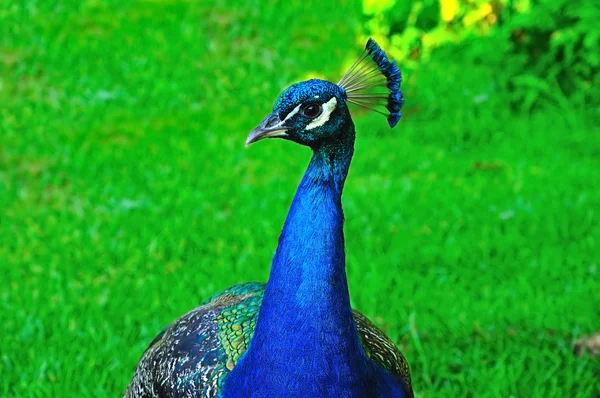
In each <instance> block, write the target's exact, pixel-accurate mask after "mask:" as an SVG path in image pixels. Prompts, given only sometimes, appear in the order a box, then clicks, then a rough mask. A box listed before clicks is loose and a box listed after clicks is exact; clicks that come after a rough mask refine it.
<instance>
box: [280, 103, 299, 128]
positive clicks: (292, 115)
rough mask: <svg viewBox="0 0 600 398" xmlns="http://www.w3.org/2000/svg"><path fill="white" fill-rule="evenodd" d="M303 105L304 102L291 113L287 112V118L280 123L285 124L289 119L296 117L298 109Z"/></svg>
mask: <svg viewBox="0 0 600 398" xmlns="http://www.w3.org/2000/svg"><path fill="white" fill-rule="evenodd" d="M301 106H302V104H300V105H298V106H297V107H295V108H294V110H293V111H291V112H290V113H288V114H287V116H286V117H285V119H283V122H281V123H280V124H284V123H285V122H286V121H287V120H288V119H291V118H293V117H294V115H295V114H296V113H298V111H299V110H300V107H301Z"/></svg>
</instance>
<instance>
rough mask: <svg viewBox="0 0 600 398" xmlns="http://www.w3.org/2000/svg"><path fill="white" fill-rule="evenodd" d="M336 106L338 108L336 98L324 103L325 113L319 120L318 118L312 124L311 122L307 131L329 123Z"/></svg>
mask: <svg viewBox="0 0 600 398" xmlns="http://www.w3.org/2000/svg"><path fill="white" fill-rule="evenodd" d="M336 106H337V100H336V99H335V97H333V98H331V99H330V100H329V101H327V102H326V103H324V104H323V112H322V113H321V115H320V116H319V117H318V118H316V119H315V120H313V121H312V122H310V124H309V125H308V126H306V128H305V130H312V129H314V128H316V127H319V126H322V125H324V124H325V123H327V121H328V120H329V117H330V116H331V113H332V112H333V111H334V109H335V107H336ZM294 110H295V109H294Z"/></svg>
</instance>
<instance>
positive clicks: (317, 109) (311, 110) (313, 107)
mask: <svg viewBox="0 0 600 398" xmlns="http://www.w3.org/2000/svg"><path fill="white" fill-rule="evenodd" d="M321 112H323V107H321V105H319V104H308V105H305V106H304V107H303V108H302V114H303V115H304V116H306V117H309V118H311V119H314V118H315V117H317V116H319V115H320V114H321Z"/></svg>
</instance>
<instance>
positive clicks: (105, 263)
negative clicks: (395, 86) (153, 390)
mask: <svg viewBox="0 0 600 398" xmlns="http://www.w3.org/2000/svg"><path fill="white" fill-rule="evenodd" d="M573 3H574V2H568V1H567V0H517V1H515V0H492V1H489V0H469V1H465V0H407V1H403V2H400V1H393V0H386V1H369V0H365V1H364V2H360V1H340V2H337V3H327V2H325V3H324V2H321V1H314V0H308V1H302V2H300V1H288V2H285V3H282V4H279V5H267V4H266V3H258V2H255V1H249V0H243V1H239V2H236V4H235V6H234V5H232V3H231V2H226V1H220V0H213V1H206V2H205V1H190V0H166V1H160V0H145V1H144V0H120V1H116V0H105V1H102V0H86V1H71V2H69V1H66V0H43V1H42V0H29V1H25V0H22V1H10V0H9V1H3V2H0V210H1V212H0V238H1V240H0V278H1V280H0V282H1V283H0V311H1V312H0V317H1V318H2V326H3V330H2V337H0V374H1V375H2V376H1V377H0V396H7V397H12V396H14V397H46V396H48V397H58V396H60V397H70V396H98V397H102V396H106V397H109V396H111V397H114V396H119V395H120V394H121V393H122V392H123V391H124V389H125V387H126V385H127V383H128V381H129V379H130V377H131V375H132V372H133V370H134V367H135V365H136V363H137V360H138V359H139V357H140V356H141V353H142V352H143V350H144V349H145V348H146V346H147V345H148V343H149V342H150V341H151V340H152V338H153V337H154V336H155V335H156V334H157V333H158V332H159V331H160V330H161V329H162V328H163V327H164V326H165V325H166V324H168V323H169V322H171V321H172V320H174V319H175V318H177V317H178V316H180V315H181V314H183V313H184V312H186V311H188V310H190V309H191V308H193V307H195V306H196V305H197V304H198V303H200V302H201V301H202V300H204V299H206V298H207V297H208V296H210V295H212V294H213V293H215V292H216V291H218V290H220V289H223V288H225V287H227V286H230V285H232V284H235V283H238V282H242V281H248V280H260V281H264V280H266V278H267V275H268V270H269V264H270V260H271V256H272V254H273V252H274V249H275V247H276V243H277V237H278V234H279V232H280V229H281V226H282V224H283V220H284V217H285V214H286V212H287V208H288V206H289V203H290V201H291V198H292V195H293V192H294V190H295V188H296V185H297V183H298V181H299V179H300V177H301V175H302V173H303V171H304V168H305V166H306V164H307V162H308V158H309V155H310V154H309V151H308V150H307V149H306V148H301V147H299V146H297V145H294V144H292V143H288V142H282V141H279V142H278V141H269V142H264V143H260V144H258V145H256V146H253V147H251V148H250V149H244V145H243V143H244V140H245V137H246V135H247V133H248V132H249V131H250V130H251V129H252V128H253V127H254V126H255V125H256V124H257V123H259V122H260V120H262V117H263V116H264V115H266V114H267V113H268V112H269V110H270V109H271V106H272V104H273V102H274V100H275V98H276V96H277V95H278V94H279V92H280V91H281V90H282V89H283V88H285V87H286V86H287V85H289V84H291V83H293V82H295V81H298V80H303V79H306V78H309V77H314V76H317V77H324V78H328V79H331V80H333V81H334V82H335V81H337V79H339V78H340V76H341V75H342V73H343V72H344V70H345V68H346V67H347V66H348V65H349V63H350V62H351V61H353V60H354V59H355V57H356V56H357V55H358V54H359V53H360V51H361V49H362V46H363V45H364V42H365V40H366V38H367V37H368V36H373V37H374V38H375V39H376V40H378V41H379V42H380V44H381V45H382V47H383V48H386V49H387V50H388V51H389V53H390V54H391V55H392V56H393V57H394V58H395V59H397V60H398V61H399V63H400V65H401V67H402V68H403V72H404V83H403V88H404V91H405V95H406V99H407V104H406V107H405V112H404V117H403V119H402V121H401V123H400V124H399V126H398V127H397V128H396V129H394V130H389V128H387V127H386V123H385V120H384V119H383V118H381V117H380V116H378V115H371V114H364V113H362V112H360V111H359V110H355V122H356V124H357V131H358V141H357V148H356V156H355V160H354V162H353V165H352V168H351V172H350V176H349V179H348V183H347V185H346V191H345V194H344V206H345V213H346V219H347V223H346V235H347V252H348V274H349V282H350V290H351V296H352V302H353V305H354V306H355V308H358V309H360V310H361V311H363V312H364V313H365V314H367V315H368V316H369V317H370V318H371V319H373V320H375V321H376V323H378V324H379V325H380V326H381V327H382V328H383V329H384V330H386V332H387V333H388V334H389V335H390V336H391V337H392V338H393V339H394V340H395V341H396V342H397V343H398V344H399V345H400V347H401V348H402V350H403V351H404V353H405V354H406V356H407V358H408V359H409V361H410V364H411V368H412V373H413V378H414V386H415V391H416V393H417V396H419V397H456V396H460V397H565V396H568V397H581V398H584V397H585V398H587V397H600V387H599V385H600V383H599V372H600V365H599V361H598V359H594V358H593V357H592V356H591V355H583V356H575V355H573V342H574V340H575V339H577V338H580V337H582V336H584V335H586V334H591V333H594V332H595V331H596V330H598V329H600V286H599V282H598V281H599V279H600V277H599V270H598V249H597V244H598V237H599V233H600V230H599V225H598V213H597V210H598V208H599V205H600V191H599V189H598V183H599V178H598V177H599V174H598V170H600V167H599V166H600V162H599V149H600V146H599V140H598V138H599V134H598V133H599V127H598V126H599V125H600V123H599V122H600V112H599V111H598V109H599V106H598V105H599V103H598V102H599V101H598V98H599V96H598V87H599V86H600V85H599V84H598V74H597V72H598V65H599V57H600V51H599V46H600V44H599V41H600V33H599V29H598V27H597V20H598V16H599V15H600V11H599V10H598V5H597V2H595V1H592V0H588V1H580V2H577V3H576V4H573Z"/></svg>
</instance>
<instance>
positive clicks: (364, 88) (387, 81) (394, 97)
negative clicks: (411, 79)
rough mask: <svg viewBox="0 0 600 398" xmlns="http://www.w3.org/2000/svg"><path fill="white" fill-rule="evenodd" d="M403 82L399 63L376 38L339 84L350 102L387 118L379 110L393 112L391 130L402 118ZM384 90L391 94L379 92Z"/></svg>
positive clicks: (389, 120) (388, 118)
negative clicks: (383, 107) (383, 48)
mask: <svg viewBox="0 0 600 398" xmlns="http://www.w3.org/2000/svg"><path fill="white" fill-rule="evenodd" d="M371 61H372V62H373V64H371ZM401 83H402V73H401V72H400V69H399V68H398V66H397V65H396V62H394V61H390V60H389V59H388V57H387V55H386V53H385V52H384V51H383V50H382V49H381V47H379V45H378V44H377V43H376V42H375V41H374V40H373V39H369V40H368V41H367V45H366V46H365V51H364V53H363V55H361V57H360V58H359V59H358V60H357V61H356V62H355V63H354V65H352V67H351V68H350V69H349V70H348V72H346V74H345V75H344V77H343V78H342V80H340V82H339V83H338V85H339V86H341V87H343V88H344V91H345V92H346V93H347V96H348V101H349V102H352V103H354V104H356V105H359V106H362V107H364V108H369V109H373V110H375V111H376V112H379V113H381V114H383V115H385V113H384V112H381V111H379V110H378V109H377V108H376V107H377V106H379V105H383V106H385V108H386V109H387V110H388V112H389V114H388V115H387V120H388V123H389V125H390V127H394V126H395V125H396V124H397V123H398V121H399V120H400V118H401V117H402V113H400V110H401V109H402V106H403V105H404V95H403V93H402V90H401V89H400V85H401ZM382 87H386V88H387V89H388V92H387V93H382V92H379V91H377V90H376V89H377V88H382ZM373 89H375V91H374V90H373Z"/></svg>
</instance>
